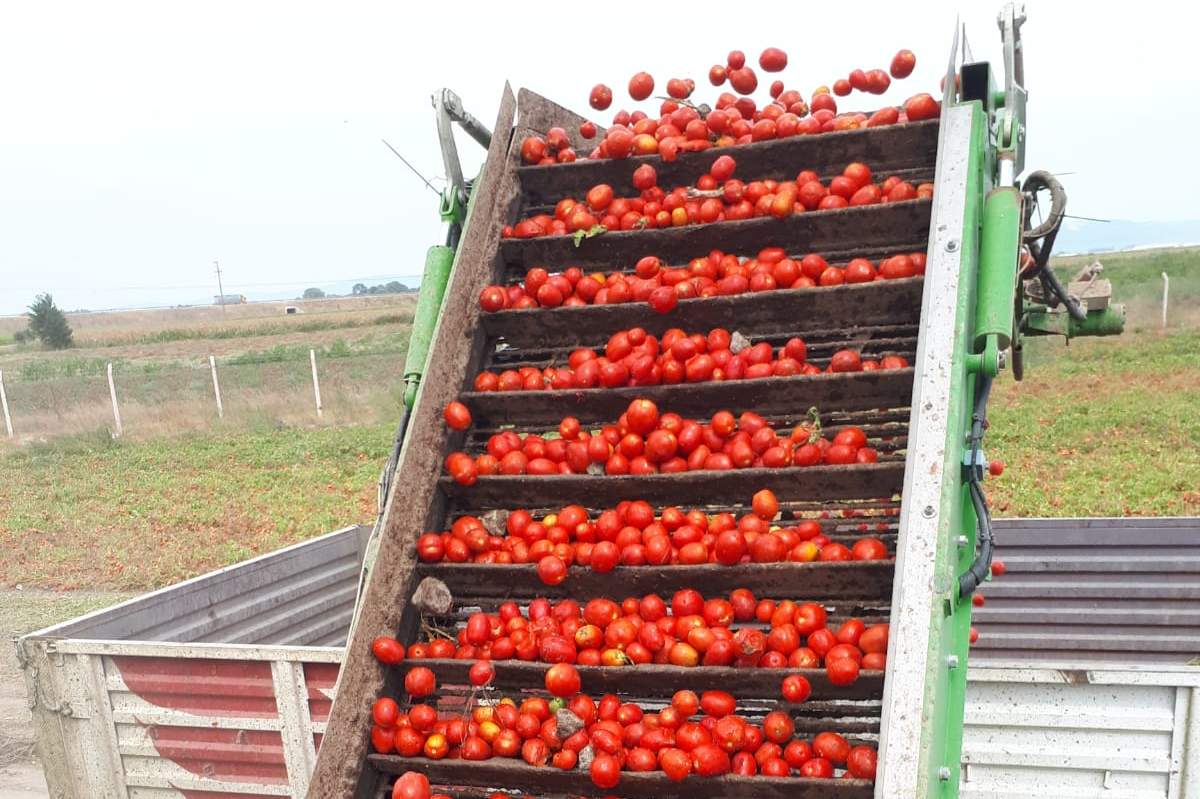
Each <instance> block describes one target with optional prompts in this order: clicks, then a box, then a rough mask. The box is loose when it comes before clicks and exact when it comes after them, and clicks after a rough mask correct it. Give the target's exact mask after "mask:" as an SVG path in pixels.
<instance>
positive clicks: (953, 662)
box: [946, 655, 958, 669]
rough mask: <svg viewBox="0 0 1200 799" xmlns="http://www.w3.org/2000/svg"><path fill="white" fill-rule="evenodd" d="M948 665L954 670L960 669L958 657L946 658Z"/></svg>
mask: <svg viewBox="0 0 1200 799" xmlns="http://www.w3.org/2000/svg"><path fill="white" fill-rule="evenodd" d="M946 665H947V666H949V667H950V668H952V669H957V668H958V655H950V656H949V657H948V658H946Z"/></svg>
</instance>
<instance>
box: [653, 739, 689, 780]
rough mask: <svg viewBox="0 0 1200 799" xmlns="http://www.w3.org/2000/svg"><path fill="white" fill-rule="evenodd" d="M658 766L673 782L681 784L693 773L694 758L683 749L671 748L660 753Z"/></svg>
mask: <svg viewBox="0 0 1200 799" xmlns="http://www.w3.org/2000/svg"><path fill="white" fill-rule="evenodd" d="M658 766H659V768H661V769H662V770H663V773H664V774H666V775H667V779H669V780H671V781H672V782H679V781H680V780H683V779H684V778H686V777H687V775H688V774H690V773H691V771H692V757H691V755H689V754H688V753H687V752H685V751H683V750H682V749H677V748H675V747H669V748H666V749H663V750H661V751H660V752H659V753H658Z"/></svg>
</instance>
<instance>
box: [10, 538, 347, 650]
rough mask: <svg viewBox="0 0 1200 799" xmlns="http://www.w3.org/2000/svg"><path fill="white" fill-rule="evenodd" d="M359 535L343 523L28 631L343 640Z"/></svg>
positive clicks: (249, 640)
mask: <svg viewBox="0 0 1200 799" xmlns="http://www.w3.org/2000/svg"><path fill="white" fill-rule="evenodd" d="M360 539H361V528H359V527H358V526H353V527H346V528H343V529H341V530H338V531H336V532H333V533H329V534H327V535H324V536H321V537H320V538H316V539H313V540H312V541H305V542H303V543H300V544H296V545H294V546H290V547H287V548H285V549H281V550H277V551H275V552H271V553H268V554H266V555H262V556H261V557H257V558H254V559H253V560H248V561H246V562H244V563H239V564H236V565H234V566H229V567H227V568H224V569H220V570H218V571H214V572H210V573H208V574H204V575H201V576H199V577H196V578H193V579H191V580H187V581H185V582H182V583H179V584H177V585H173V586H170V587H168V588H164V589H162V590H159V591H153V592H151V593H148V594H143V595H142V596H138V597H135V598H133V599H130V600H128V601H126V602H122V603H121V604H119V605H116V606H114V607H111V608H107V609H105V610H100V611H96V612H95V613H90V614H87V615H85V616H81V617H79V618H77V619H73V620H71V621H68V622H64V623H62V624H58V625H55V626H53V627H48V628H46V629H44V630H39V631H37V632H35V633H31V634H30V636H31V637H43V638H71V639H105V640H138V641H184V642H189V643H195V642H219V643H241V644H291V645H300V646H303V645H308V644H311V643H313V642H316V641H321V642H330V640H331V639H336V638H339V637H340V638H341V640H343V641H344V640H345V639H344V636H345V633H346V631H347V630H348V629H349V624H350V615H351V613H352V612H353V603H354V591H355V587H356V585H357V580H358V573H359V568H360V565H361V559H362V547H361V541H360ZM331 598H332V599H331ZM335 600H336V601H335ZM332 606H336V609H337V611H338V612H337V613H334V614H331V612H330V608H331V607H332ZM331 625H332V626H331Z"/></svg>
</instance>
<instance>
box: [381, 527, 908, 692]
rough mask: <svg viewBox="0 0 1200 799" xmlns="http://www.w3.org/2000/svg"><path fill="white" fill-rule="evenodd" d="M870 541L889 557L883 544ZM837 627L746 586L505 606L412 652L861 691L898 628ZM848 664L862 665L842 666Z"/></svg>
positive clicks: (822, 615) (817, 613)
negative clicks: (703, 669) (858, 685)
mask: <svg viewBox="0 0 1200 799" xmlns="http://www.w3.org/2000/svg"><path fill="white" fill-rule="evenodd" d="M866 540H868V541H871V542H872V545H873V546H878V547H879V548H880V549H881V550H882V551H883V552H884V553H886V549H883V545H882V543H881V542H879V541H878V540H876V539H866ZM828 621H829V619H828V616H827V614H826V611H825V608H824V607H823V606H821V605H820V604H817V603H815V602H804V603H797V602H793V601H791V600H783V601H782V602H778V603H777V602H775V601H774V600H770V599H762V600H759V599H756V598H755V596H754V594H753V593H752V592H751V591H749V590H747V589H745V588H739V589H737V590H735V591H733V592H732V593H731V594H730V595H729V597H728V598H710V599H707V600H706V599H705V598H704V597H703V596H701V594H700V593H699V592H698V591H694V590H691V589H684V590H681V591H677V592H676V593H675V594H674V595H673V596H672V597H670V599H669V601H668V600H664V599H663V598H662V597H660V596H658V595H657V594H648V595H646V596H644V597H641V598H640V599H639V598H637V597H628V598H626V599H625V600H624V601H622V602H620V603H617V602H615V601H613V600H611V599H605V598H598V599H592V600H590V601H588V602H587V603H585V604H584V605H583V606H582V607H581V606H580V604H579V603H578V602H576V601H575V600H573V599H563V600H560V601H559V602H557V603H551V602H550V601H549V600H547V599H543V598H539V599H535V600H533V601H532V602H530V603H529V608H528V614H527V615H523V614H522V613H521V609H520V607H519V606H518V605H517V604H516V603H515V602H505V603H504V604H502V605H501V606H500V608H499V610H498V612H497V613H495V614H487V613H483V612H479V613H473V614H471V615H470V616H469V617H468V619H467V623H466V625H465V626H464V627H463V629H461V630H459V631H458V633H457V636H456V638H455V639H453V640H451V639H447V638H441V637H430V638H429V639H428V640H426V641H424V642H418V643H414V644H412V645H410V646H409V647H408V649H407V653H406V654H407V657H408V658H409V659H410V660H419V659H425V658H453V659H457V660H475V659H480V662H486V661H491V660H495V661H503V660H512V659H516V660H522V661H537V662H542V663H552V664H553V663H569V664H576V665H580V666H613V667H616V666H628V665H643V664H648V663H657V664H662V665H672V666H684V667H695V666H733V667H736V668H771V669H783V668H793V669H815V668H819V667H821V666H825V667H826V669H827V670H828V673H829V677H830V680H831V681H832V682H833V684H835V685H849V684H850V683H853V682H854V680H855V679H857V677H858V669H859V667H861V668H864V669H883V668H884V666H885V665H886V653H887V636H888V625H886V624H876V625H872V626H867V625H865V624H864V623H863V622H862V621H861V620H859V619H853V618H852V619H848V620H847V621H845V622H843V623H842V624H841V625H840V626H837V627H835V628H831V627H829V626H828ZM736 622H748V623H751V624H755V623H757V624H764V625H769V629H768V631H767V632H763V631H762V630H761V629H758V628H757V627H753V626H749V627H740V628H737V627H735V626H734V625H735V623H736ZM845 658H848V659H850V660H852V661H853V665H851V664H849V663H838V661H840V660H842V659H845ZM385 662H386V661H385ZM410 674H412V672H410ZM486 682H487V681H484V682H483V683H481V684H486ZM547 687H548V688H549V690H550V691H551V692H552V693H556V694H557V693H559V692H558V691H557V690H555V689H554V688H553V687H551V686H549V685H548V686H547ZM406 688H407V686H406ZM785 688H786V686H785ZM575 690H576V691H577V690H578V689H575ZM807 690H808V688H807V684H806V682H805V683H801V684H800V685H799V686H797V691H798V693H795V694H792V695H790V696H787V698H788V699H789V701H793V702H798V701H803V699H802V698H798V697H799V696H801V695H805V696H806V694H805V691H807ZM574 692H575V691H571V692H569V693H574ZM409 693H410V694H412V693H413V691H409ZM428 693H430V692H429V691H427V692H425V693H418V694H414V695H417V696H426V695H428Z"/></svg>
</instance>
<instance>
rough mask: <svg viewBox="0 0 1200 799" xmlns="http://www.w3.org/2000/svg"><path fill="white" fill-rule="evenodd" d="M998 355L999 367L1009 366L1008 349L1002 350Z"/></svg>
mask: <svg viewBox="0 0 1200 799" xmlns="http://www.w3.org/2000/svg"><path fill="white" fill-rule="evenodd" d="M997 355H998V357H997V359H996V361H997V364H998V365H999V367H1000V368H1001V369H1003V368H1005V367H1006V366H1008V350H1001V351H1000V352H999V353H997Z"/></svg>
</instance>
